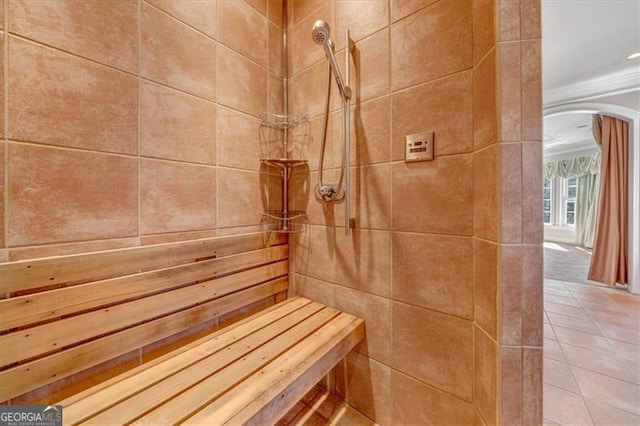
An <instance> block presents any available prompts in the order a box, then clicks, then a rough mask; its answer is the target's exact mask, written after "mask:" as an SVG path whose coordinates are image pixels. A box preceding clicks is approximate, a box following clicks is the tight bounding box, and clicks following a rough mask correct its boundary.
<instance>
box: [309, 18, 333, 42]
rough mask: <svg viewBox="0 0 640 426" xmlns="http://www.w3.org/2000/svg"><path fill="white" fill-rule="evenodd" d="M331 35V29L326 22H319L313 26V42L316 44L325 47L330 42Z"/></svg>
mask: <svg viewBox="0 0 640 426" xmlns="http://www.w3.org/2000/svg"><path fill="white" fill-rule="evenodd" d="M330 33H331V31H330V29H329V24H327V22H326V21H323V20H318V21H316V23H315V24H313V29H312V30H311V37H313V41H314V42H315V43H316V44H319V45H321V46H322V45H324V44H327V43H328V42H330V39H329V34H330Z"/></svg>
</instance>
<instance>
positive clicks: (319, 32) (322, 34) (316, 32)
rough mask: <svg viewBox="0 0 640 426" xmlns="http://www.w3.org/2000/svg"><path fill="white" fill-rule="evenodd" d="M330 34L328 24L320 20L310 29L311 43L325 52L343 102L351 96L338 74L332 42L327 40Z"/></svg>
mask: <svg viewBox="0 0 640 426" xmlns="http://www.w3.org/2000/svg"><path fill="white" fill-rule="evenodd" d="M330 33H331V30H330V29H329V24H327V21H323V20H322V19H319V20H317V21H316V23H315V24H313V28H312V29H311V37H312V38H313V41H314V42H315V43H316V44H318V45H320V46H324V50H325V51H326V52H327V57H328V58H329V63H330V65H331V69H332V70H333V74H334V75H335V77H336V84H337V85H338V90H340V97H341V98H342V99H343V100H346V99H348V98H349V97H350V96H351V94H350V92H349V91H348V90H347V88H346V85H345V84H344V80H343V79H342V75H341V74H340V68H338V62H336V55H335V53H334V52H333V42H332V41H331V39H330V38H329V34H330Z"/></svg>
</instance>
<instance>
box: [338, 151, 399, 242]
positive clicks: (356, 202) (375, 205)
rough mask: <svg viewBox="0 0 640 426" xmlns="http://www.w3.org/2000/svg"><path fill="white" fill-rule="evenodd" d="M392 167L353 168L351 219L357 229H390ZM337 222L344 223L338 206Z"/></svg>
mask: <svg viewBox="0 0 640 426" xmlns="http://www.w3.org/2000/svg"><path fill="white" fill-rule="evenodd" d="M389 173H390V165H389V164H386V163H384V164H375V165H373V166H365V167H355V168H354V167H352V168H351V217H352V218H355V219H356V226H357V227H358V228H373V229H389V223H390V221H391V194H390V193H389V191H390V185H389V180H390V176H389ZM338 207H339V208H338V210H337V214H336V220H337V221H338V223H339V224H343V223H344V208H343V206H342V205H340V206H338Z"/></svg>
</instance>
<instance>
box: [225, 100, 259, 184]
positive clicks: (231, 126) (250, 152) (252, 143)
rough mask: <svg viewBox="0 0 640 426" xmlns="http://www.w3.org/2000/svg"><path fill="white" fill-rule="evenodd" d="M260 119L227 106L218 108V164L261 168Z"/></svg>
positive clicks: (254, 168) (249, 168)
mask: <svg viewBox="0 0 640 426" xmlns="http://www.w3.org/2000/svg"><path fill="white" fill-rule="evenodd" d="M259 130H260V120H258V119H257V118H255V117H252V116H250V115H246V114H243V113H241V112H238V111H234V110H231V109H227V108H218V141H219V143H218V156H219V158H218V165H220V166H226V167H236V168H239V169H247V170H254V171H258V170H259V169H260V160H259V158H260V143H259V142H258V139H259V138H258V135H259Z"/></svg>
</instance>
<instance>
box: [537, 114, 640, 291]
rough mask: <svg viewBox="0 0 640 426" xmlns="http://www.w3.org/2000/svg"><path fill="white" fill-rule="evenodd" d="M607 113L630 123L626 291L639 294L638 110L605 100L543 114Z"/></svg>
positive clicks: (639, 139)
mask: <svg viewBox="0 0 640 426" xmlns="http://www.w3.org/2000/svg"><path fill="white" fill-rule="evenodd" d="M575 113H591V114H596V113H598V114H606V115H609V116H612V117H616V118H620V119H622V120H625V121H627V122H628V123H629V291H630V292H631V293H636V294H640V260H639V259H640V111H636V110H633V109H631V108H626V107H622V106H619V105H612V104H606V103H597V102H593V103H589V102H580V103H569V104H565V105H559V106H554V107H550V108H545V109H544V114H543V115H544V117H545V118H547V117H553V116H557V115H564V114H575Z"/></svg>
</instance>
